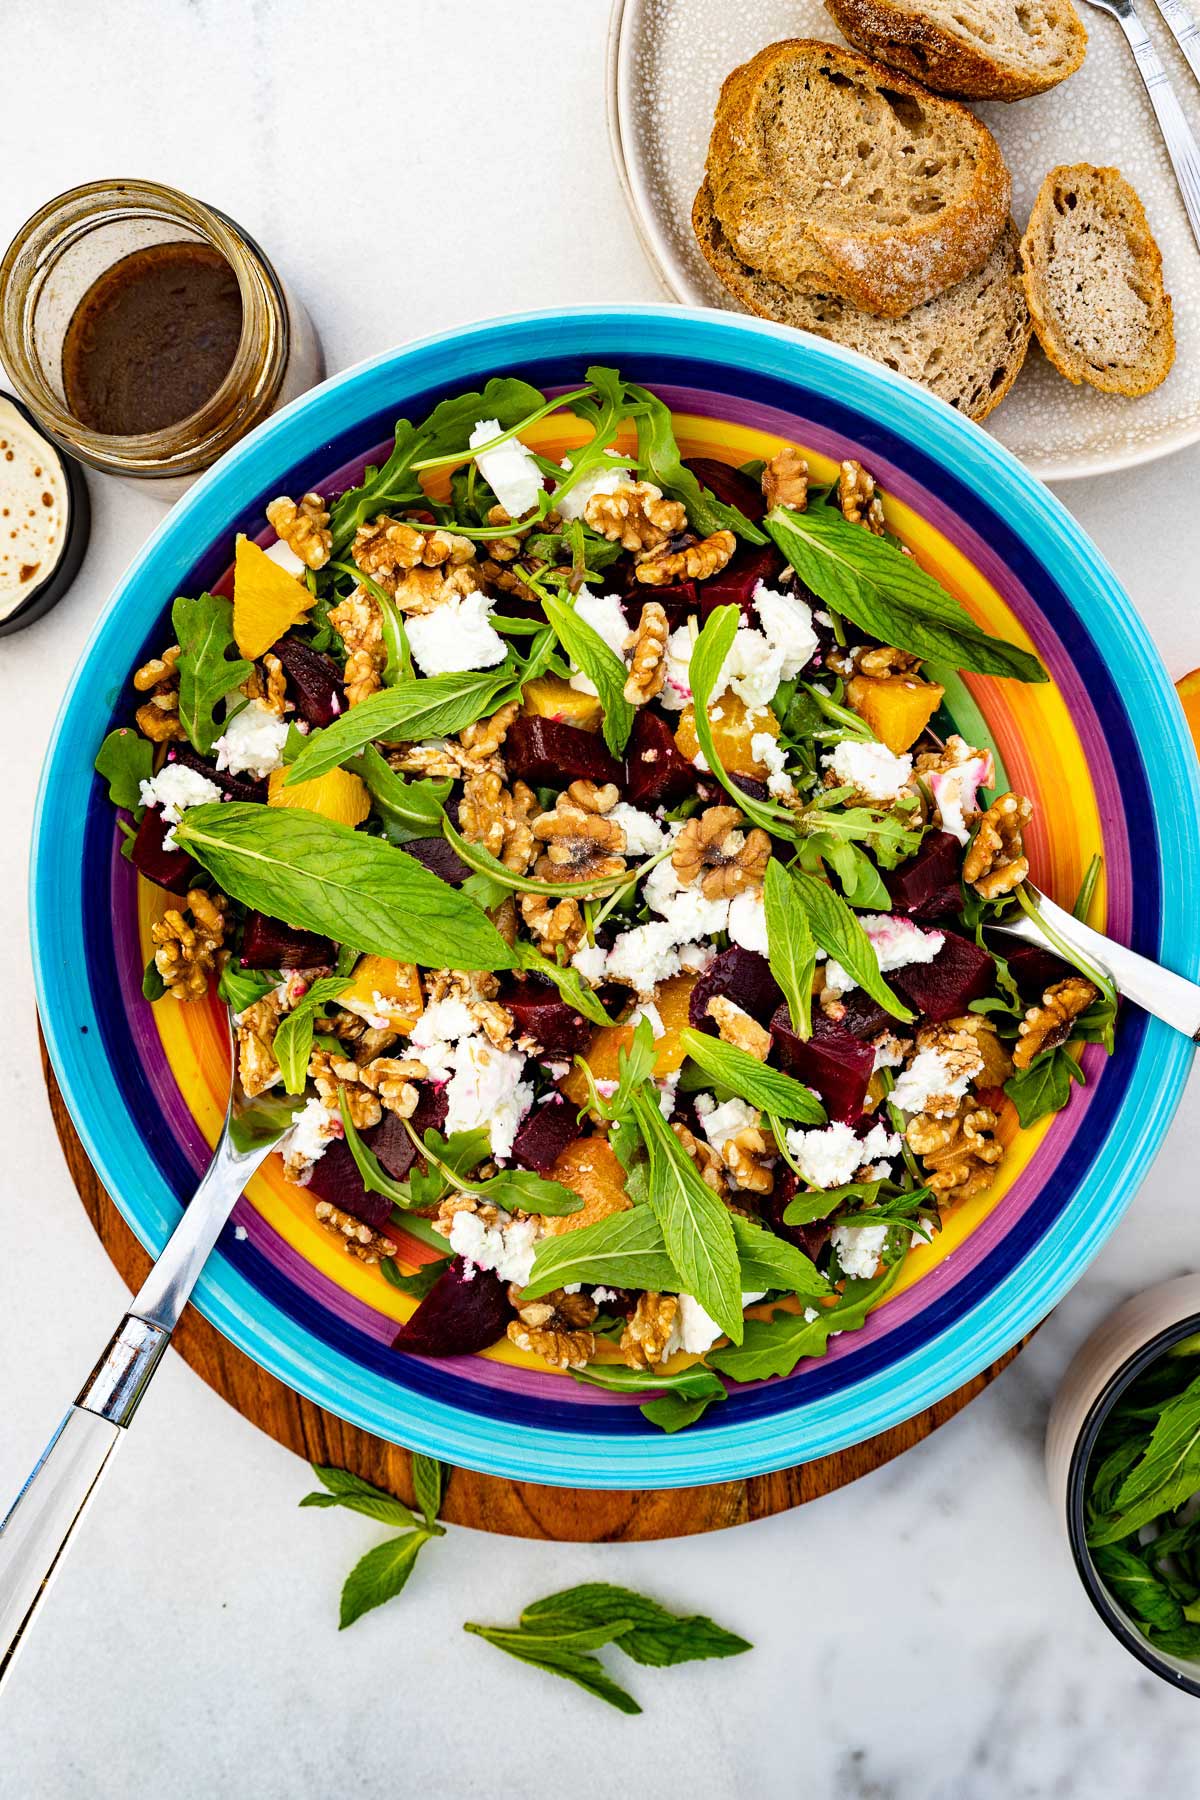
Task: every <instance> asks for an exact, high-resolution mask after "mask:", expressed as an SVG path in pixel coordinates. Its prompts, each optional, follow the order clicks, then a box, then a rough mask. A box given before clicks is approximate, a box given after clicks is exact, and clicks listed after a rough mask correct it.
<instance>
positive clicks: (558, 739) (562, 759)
mask: <svg viewBox="0 0 1200 1800" xmlns="http://www.w3.org/2000/svg"><path fill="white" fill-rule="evenodd" d="M504 761H505V764H506V765H507V768H508V772H509V775H510V776H512V777H513V778H514V779H517V780H521V781H528V782H530V783H531V784H532V785H533V786H534V787H566V785H567V783H568V782H570V781H598V782H606V781H616V782H619V781H620V779H621V770H620V766H619V764H617V763H616V762H615V761H614V760H613V758H612V757H611V756H610V755H609V753H608V751H607V750H606V748H605V745H604V739H603V738H602V737H601V736H600V734H599V732H595V731H580V729H579V727H578V726H577V725H564V724H563V722H562V720H561V719H541V718H533V719H526V718H520V719H514V721H513V723H512V724H511V725H510V726H509V728H508V736H507V737H506V738H505V740H504Z"/></svg>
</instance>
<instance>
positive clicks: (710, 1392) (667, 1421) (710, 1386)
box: [571, 1363, 727, 1433]
mask: <svg viewBox="0 0 1200 1800" xmlns="http://www.w3.org/2000/svg"><path fill="white" fill-rule="evenodd" d="M571 1373H572V1375H573V1376H574V1377H575V1380H576V1381H581V1382H583V1384H584V1386H585V1387H598V1388H607V1389H609V1390H610V1392H613V1393H617V1394H640V1393H646V1392H650V1391H653V1392H654V1394H655V1395H656V1398H655V1399H653V1400H647V1401H646V1402H645V1403H644V1405H642V1406H639V1407H638V1411H639V1412H640V1413H641V1415H642V1417H643V1418H644V1419H647V1420H649V1422H650V1424H651V1425H657V1426H658V1428H659V1430H660V1431H665V1432H668V1433H670V1432H674V1431H682V1429H683V1427H684V1426H685V1425H693V1424H695V1422H696V1420H697V1419H698V1418H700V1417H701V1416H702V1414H704V1413H706V1412H707V1411H708V1409H709V1407H710V1406H712V1405H713V1404H714V1403H716V1402H719V1401H721V1400H724V1399H726V1398H727V1396H726V1393H725V1384H724V1382H723V1381H722V1380H721V1378H720V1376H719V1375H714V1374H713V1372H712V1370H711V1369H706V1368H705V1366H704V1364H703V1363H693V1364H692V1366H691V1367H690V1368H687V1369H680V1370H678V1371H677V1372H676V1373H675V1374H673V1375H667V1374H665V1373H664V1372H663V1371H662V1370H661V1369H657V1370H656V1369H624V1368H621V1367H619V1366H618V1365H616V1364H612V1363H592V1364H591V1365H590V1366H589V1367H588V1368H587V1369H572V1371H571Z"/></svg>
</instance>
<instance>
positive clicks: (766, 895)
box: [763, 856, 817, 1038]
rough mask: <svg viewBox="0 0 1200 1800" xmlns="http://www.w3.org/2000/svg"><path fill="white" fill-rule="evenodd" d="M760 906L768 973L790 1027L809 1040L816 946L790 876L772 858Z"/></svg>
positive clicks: (764, 879) (768, 865) (776, 859)
mask: <svg viewBox="0 0 1200 1800" xmlns="http://www.w3.org/2000/svg"><path fill="white" fill-rule="evenodd" d="M763 903H764V906H765V909H766V915H767V961H768V962H769V963H770V965H771V973H772V975H773V976H774V977H775V980H776V981H777V982H778V984H779V987H780V989H781V990H782V993H783V997H784V999H785V1000H786V1001H787V1008H788V1013H789V1015H790V1017H791V1021H792V1025H793V1027H794V1028H795V1030H796V1031H798V1032H799V1034H800V1036H801V1037H802V1038H810V1037H811V1036H812V991H813V977H814V976H815V975H816V972H817V943H816V939H815V938H814V937H813V934H812V927H811V925H810V924H809V922H808V914H807V912H806V911H805V910H804V908H803V907H802V906H801V904H800V900H799V896H798V895H797V893H796V890H795V887H794V886H793V884H792V879H791V876H790V875H789V874H788V872H787V870H786V869H785V868H784V866H783V864H782V863H781V862H780V861H779V859H778V857H775V856H773V857H771V859H770V861H769V862H768V863H767V868H766V873H765V875H764V877H763Z"/></svg>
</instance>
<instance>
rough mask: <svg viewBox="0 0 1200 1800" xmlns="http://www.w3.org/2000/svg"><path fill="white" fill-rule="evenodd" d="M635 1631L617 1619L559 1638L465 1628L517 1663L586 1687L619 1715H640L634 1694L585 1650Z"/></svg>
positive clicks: (492, 1627) (481, 1627) (500, 1629)
mask: <svg viewBox="0 0 1200 1800" xmlns="http://www.w3.org/2000/svg"><path fill="white" fill-rule="evenodd" d="M632 1629H633V1621H632V1620H631V1619H617V1620H614V1621H613V1622H612V1623H611V1624H609V1625H604V1626H598V1627H596V1628H595V1629H594V1630H592V1631H576V1632H566V1633H563V1634H562V1635H561V1636H556V1637H549V1636H539V1635H537V1634H535V1633H533V1632H528V1631H521V1630H519V1629H518V1630H515V1631H514V1630H512V1629H509V1630H505V1629H504V1628H503V1627H500V1626H495V1625H474V1624H467V1625H464V1626H463V1630H464V1631H469V1632H471V1633H472V1634H473V1635H474V1636H475V1637H481V1638H482V1639H483V1641H484V1643H486V1644H492V1645H494V1647H495V1648H496V1649H497V1650H503V1651H504V1652H505V1654H506V1655H508V1656H515V1657H516V1659H517V1661H518V1662H524V1663H529V1664H530V1665H531V1666H532V1667H533V1668H535V1669H544V1670H545V1671H546V1673H547V1674H548V1675H561V1676H562V1677H563V1679H564V1680H565V1681H573V1682H574V1683H575V1684H576V1686H577V1687H581V1688H586V1689H587V1691H588V1693H589V1694H594V1695H595V1696H596V1698H597V1700H607V1702H608V1704H609V1705H610V1706H615V1707H616V1708H617V1709H618V1711H620V1712H623V1713H640V1712H641V1710H642V1709H641V1707H640V1706H639V1705H638V1703H637V1701H636V1700H635V1699H634V1698H633V1695H632V1694H629V1693H626V1691H625V1689H624V1688H623V1687H619V1686H618V1684H617V1683H616V1682H615V1681H613V1679H612V1678H611V1676H609V1675H607V1674H606V1673H605V1671H604V1667H603V1665H602V1664H601V1663H600V1662H599V1661H598V1660H597V1658H596V1657H594V1656H586V1655H584V1654H583V1652H584V1651H586V1650H591V1649H596V1648H598V1647H599V1646H600V1645H602V1644H610V1643H612V1641H613V1639H614V1638H617V1637H619V1636H620V1635H621V1632H622V1631H631V1630H632Z"/></svg>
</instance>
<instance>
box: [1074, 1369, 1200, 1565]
mask: <svg viewBox="0 0 1200 1800" xmlns="http://www.w3.org/2000/svg"><path fill="white" fill-rule="evenodd" d="M1197 1490H1200V1376H1197V1377H1196V1379H1195V1380H1194V1381H1191V1382H1189V1384H1188V1386H1187V1387H1185V1388H1184V1390H1183V1392H1182V1393H1181V1394H1177V1395H1176V1396H1175V1398H1174V1399H1173V1400H1169V1401H1168V1402H1167V1403H1166V1405H1165V1406H1164V1407H1163V1409H1162V1411H1161V1412H1160V1414H1159V1416H1158V1421H1157V1423H1156V1424H1155V1427H1154V1430H1153V1432H1152V1433H1151V1435H1150V1441H1149V1443H1148V1444H1147V1446H1146V1449H1145V1453H1144V1454H1143V1456H1142V1457H1141V1459H1140V1461H1139V1462H1138V1463H1136V1464H1135V1466H1134V1467H1133V1468H1132V1469H1131V1470H1130V1471H1129V1473H1128V1475H1126V1477H1125V1479H1124V1481H1123V1482H1122V1483H1121V1486H1120V1488H1119V1489H1118V1491H1117V1497H1116V1501H1115V1508H1116V1511H1115V1515H1114V1516H1112V1517H1110V1518H1109V1519H1107V1520H1105V1521H1103V1522H1102V1523H1101V1524H1100V1525H1098V1526H1097V1528H1096V1529H1095V1530H1094V1531H1090V1532H1089V1533H1088V1543H1089V1544H1090V1545H1092V1546H1093V1547H1095V1546H1097V1545H1101V1544H1111V1543H1114V1542H1116V1541H1117V1540H1118V1539H1120V1538H1126V1537H1129V1536H1131V1535H1132V1533H1133V1532H1135V1531H1139V1530H1140V1529H1141V1527H1142V1526H1143V1525H1148V1524H1149V1523H1150V1521H1151V1520H1152V1519H1156V1518H1158V1517H1159V1515H1160V1514H1162V1513H1166V1512H1172V1511H1174V1509H1175V1508H1176V1507H1177V1506H1182V1505H1183V1502H1184V1501H1185V1500H1188V1499H1190V1498H1191V1496H1192V1495H1193V1494H1194V1493H1196V1492H1197Z"/></svg>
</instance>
